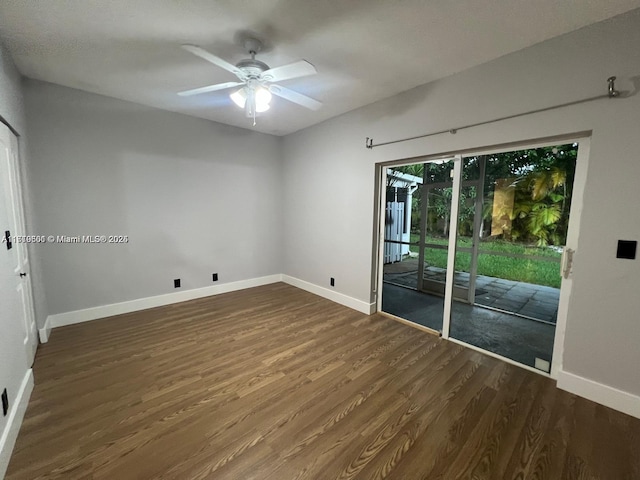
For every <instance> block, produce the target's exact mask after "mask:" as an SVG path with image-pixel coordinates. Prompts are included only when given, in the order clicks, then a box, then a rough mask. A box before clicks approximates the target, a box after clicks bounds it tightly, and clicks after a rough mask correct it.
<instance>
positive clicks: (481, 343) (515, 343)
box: [450, 144, 577, 371]
mask: <svg viewBox="0 0 640 480" xmlns="http://www.w3.org/2000/svg"><path fill="white" fill-rule="evenodd" d="M576 157H577V144H573V145H560V146H557V147H544V148H537V149H527V150H519V151H513V152H505V153H498V154H492V155H485V156H482V157H468V158H464V159H463V162H464V164H466V165H469V166H471V165H473V166H474V169H475V170H476V171H477V172H478V177H477V181H476V182H473V181H471V182H469V181H467V182H465V179H464V171H465V170H464V169H463V183H462V188H461V192H460V204H459V215H458V236H457V239H456V252H457V254H456V265H455V270H456V277H457V278H458V277H460V276H462V275H468V280H467V288H468V290H467V295H466V298H465V297H464V295H455V294H454V300H453V305H452V314H451V324H450V336H451V337H452V338H456V339H459V340H462V341H464V342H466V343H469V344H472V345H475V346H477V347H480V348H483V349H486V350H488V351H491V352H494V353H497V354H499V355H502V356H505V357H507V358H510V359H512V360H515V361H517V362H519V363H523V364H525V365H529V366H532V367H536V368H539V369H541V370H544V371H549V368H550V363H551V360H552V359H551V355H552V351H553V339H554V334H555V322H556V316H557V311H558V302H559V294H560V280H561V277H560V257H561V254H562V249H563V248H564V245H565V242H566V234H567V226H568V219H569V209H570V205H571V192H572V187H573V176H574V172H575V160H576ZM469 169H470V167H469ZM460 278H462V277H460Z"/></svg>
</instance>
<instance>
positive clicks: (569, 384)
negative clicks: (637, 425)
mask: <svg viewBox="0 0 640 480" xmlns="http://www.w3.org/2000/svg"><path fill="white" fill-rule="evenodd" d="M558 388H561V389H562V390H566V391H567V392H571V393H575V394H576V395H579V396H581V397H584V398H587V399H589V400H592V401H594V402H596V403H599V404H600V405H604V406H606V407H609V408H613V409H614V410H618V411H620V412H623V413H626V414H627V415H631V416H632V417H636V418H640V397H637V396H635V395H632V394H630V393H628V392H625V391H622V390H618V389H617V388H613V387H610V386H608V385H604V384H602V383H598V382H594V381H593V380H589V379H588V378H584V377H580V376H579V375H575V374H573V373H569V372H565V371H563V370H561V371H560V372H558Z"/></svg>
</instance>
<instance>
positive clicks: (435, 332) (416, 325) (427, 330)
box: [377, 310, 442, 337]
mask: <svg viewBox="0 0 640 480" xmlns="http://www.w3.org/2000/svg"><path fill="white" fill-rule="evenodd" d="M377 313H380V314H382V315H384V316H385V317H388V318H390V319H391V320H395V321H396V322H400V323H404V324H405V325H409V326H410V327H413V328H415V329H416V330H421V331H423V332H425V333H430V334H431V335H437V336H438V337H442V332H439V331H438V330H434V329H433V328H429V327H425V326H424V325H420V324H419V323H415V322H412V321H411V320H407V319H406V318H402V317H398V316H397V315H394V314H392V313H387V312H383V311H382V310H378V312H377Z"/></svg>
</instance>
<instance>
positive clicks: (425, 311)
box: [382, 283, 555, 367]
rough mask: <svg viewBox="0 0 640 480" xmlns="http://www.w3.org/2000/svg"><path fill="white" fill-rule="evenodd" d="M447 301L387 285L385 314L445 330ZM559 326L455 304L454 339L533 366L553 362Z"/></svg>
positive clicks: (383, 309)
mask: <svg viewBox="0 0 640 480" xmlns="http://www.w3.org/2000/svg"><path fill="white" fill-rule="evenodd" d="M443 310H444V298H442V297H437V296H434V295H429V294H426V293H421V292H417V291H415V290H411V289H408V288H404V287H399V286H396V285H391V284H388V283H384V284H383V288H382V311H383V312H387V313H390V314H392V315H395V316H397V317H400V318H404V319H406V320H409V321H411V322H414V323H417V324H419V325H423V326H425V327H429V328H432V329H434V330H438V331H442V315H443ZM554 335H555V325H549V324H545V323H541V322H536V321H533V320H528V319H526V318H521V317H517V316H514V315H509V314H508V313H502V312H496V311H493V310H489V309H486V308H482V307H478V306H472V305H469V304H466V303H459V302H454V304H453V308H452V312H451V331H450V336H451V338H455V339H457V340H462V341H463V342H465V343H468V344H470V345H474V346H476V347H479V348H482V349H484V350H487V351H489V352H493V353H496V354H498V355H502V356H503V357H506V358H510V359H511V360H514V361H516V362H519V363H522V364H524V365H529V366H531V367H534V366H535V359H536V358H540V359H542V360H546V361H548V362H551V356H552V354H553V340H554Z"/></svg>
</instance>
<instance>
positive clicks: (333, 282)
mask: <svg viewBox="0 0 640 480" xmlns="http://www.w3.org/2000/svg"><path fill="white" fill-rule="evenodd" d="M329 283H330V284H331V286H332V287H335V286H336V279H335V278H333V277H331V281H330V282H329Z"/></svg>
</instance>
